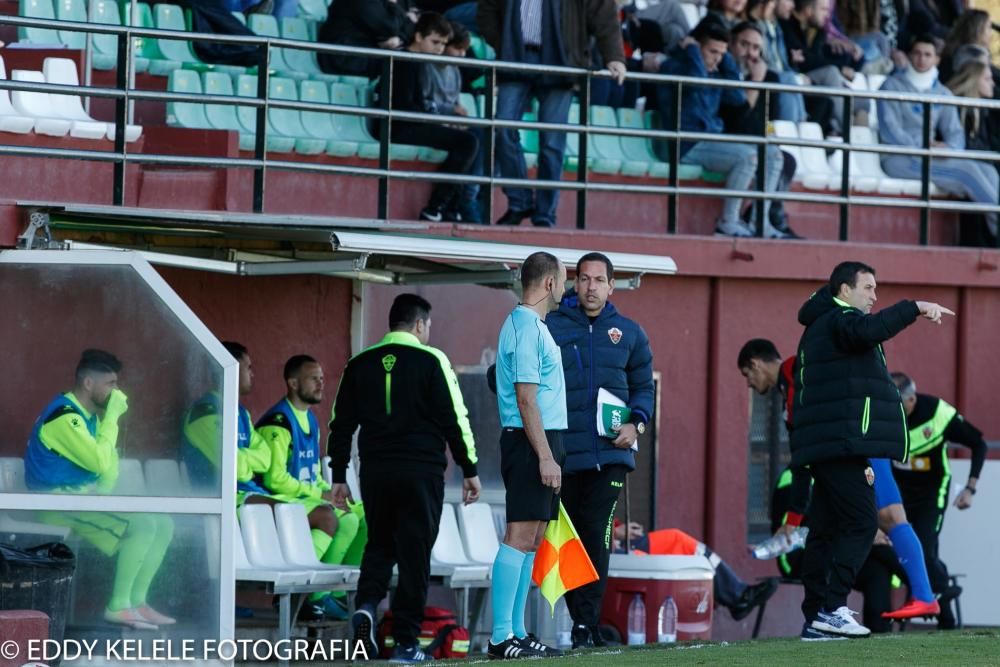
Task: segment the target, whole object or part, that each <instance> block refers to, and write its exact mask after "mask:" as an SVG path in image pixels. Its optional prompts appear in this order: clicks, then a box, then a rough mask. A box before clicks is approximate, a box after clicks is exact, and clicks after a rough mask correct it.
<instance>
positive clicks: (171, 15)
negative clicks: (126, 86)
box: [153, 4, 201, 74]
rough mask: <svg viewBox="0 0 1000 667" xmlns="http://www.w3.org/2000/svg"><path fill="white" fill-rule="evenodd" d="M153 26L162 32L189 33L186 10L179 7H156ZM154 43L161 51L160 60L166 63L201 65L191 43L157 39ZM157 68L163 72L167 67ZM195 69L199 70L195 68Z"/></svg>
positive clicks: (180, 40) (179, 40) (162, 5)
mask: <svg viewBox="0 0 1000 667" xmlns="http://www.w3.org/2000/svg"><path fill="white" fill-rule="evenodd" d="M153 24H154V25H155V26H156V27H157V28H159V29H161V30H173V31H177V32H187V24H186V23H185V22H184V10H183V9H181V8H180V7H178V6H177V5H168V4H158V5H154V6H153ZM153 41H154V42H155V44H156V49H157V50H158V51H159V56H160V60H161V61H163V62H165V63H180V66H185V65H199V64H201V61H200V60H199V59H198V57H197V56H196V55H195V54H194V51H192V50H191V42H189V41H187V40H183V39H156V40H153ZM154 65H155V63H154ZM156 67H157V70H159V71H163V70H162V69H161V68H163V67H166V65H159V66H156ZM195 69H198V68H197V67H195ZM153 73H154V74H156V73H158V72H157V71H154V72H153ZM164 73H166V72H164Z"/></svg>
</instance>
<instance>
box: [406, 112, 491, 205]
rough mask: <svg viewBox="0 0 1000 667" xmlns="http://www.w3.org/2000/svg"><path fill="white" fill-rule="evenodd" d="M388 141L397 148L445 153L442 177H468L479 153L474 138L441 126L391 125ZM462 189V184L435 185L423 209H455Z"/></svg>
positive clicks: (474, 136)
mask: <svg viewBox="0 0 1000 667" xmlns="http://www.w3.org/2000/svg"><path fill="white" fill-rule="evenodd" d="M392 140H393V142H395V143H400V144H411V145H414V146H429V147H430V148H436V149H438V150H442V151H448V157H447V158H446V159H445V161H444V162H442V163H441V166H440V167H439V168H438V169H439V170H440V171H441V172H443V173H445V174H464V175H468V174H469V173H470V172H471V171H472V163H473V162H474V161H475V159H476V154H477V153H478V152H479V139H477V138H476V135H475V134H473V133H472V132H469V131H468V130H458V129H455V128H453V127H445V126H443V125H430V124H427V123H407V122H395V123H393V124H392ZM462 185H463V184H462V183H435V184H434V189H433V190H431V199H430V201H429V202H428V204H427V205H428V206H430V207H431V208H435V207H439V206H440V207H448V206H454V205H457V204H458V198H459V195H461V193H462Z"/></svg>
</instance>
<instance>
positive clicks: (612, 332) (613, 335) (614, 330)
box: [608, 327, 622, 345]
mask: <svg viewBox="0 0 1000 667" xmlns="http://www.w3.org/2000/svg"><path fill="white" fill-rule="evenodd" d="M608 338H610V339H611V342H612V343H614V344H615V345H617V344H618V343H619V341H621V339H622V330H621V329H619V328H618V327H611V328H610V329H608Z"/></svg>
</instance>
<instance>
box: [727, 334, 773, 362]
mask: <svg viewBox="0 0 1000 667" xmlns="http://www.w3.org/2000/svg"><path fill="white" fill-rule="evenodd" d="M753 359H758V360H760V361H781V355H780V354H778V348H777V347H776V346H775V345H774V343H772V342H771V341H769V340H768V339H766V338H751V339H750V340H748V341H747V342H745V343H743V347H741V348H740V354H739V356H738V357H736V368H750V362H751V361H752V360H753Z"/></svg>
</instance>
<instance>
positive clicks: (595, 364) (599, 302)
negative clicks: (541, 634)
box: [545, 252, 653, 648]
mask: <svg viewBox="0 0 1000 667" xmlns="http://www.w3.org/2000/svg"><path fill="white" fill-rule="evenodd" d="M575 287H576V291H575V292H571V293H570V294H568V295H567V296H566V297H565V298H564V299H563V301H562V304H561V305H560V307H559V310H557V311H555V312H554V313H549V316H548V317H547V318H546V319H545V324H546V325H547V326H548V328H549V332H550V333H551V334H552V338H553V339H554V340H555V341H556V343H557V344H558V345H559V347H560V349H561V350H562V359H563V373H564V374H565V376H566V412H567V416H568V426H569V428H568V429H567V430H566V432H565V433H564V434H563V448H564V449H565V450H566V461H565V462H564V463H563V466H562V471H563V484H562V502H563V505H564V506H565V507H566V512H567V513H568V514H569V517H570V519H571V520H572V521H573V525H574V526H575V527H576V529H577V532H578V533H579V534H580V539H581V540H582V541H583V544H584V547H586V549H587V553H588V554H589V555H590V560H591V561H593V563H594V567H595V568H596V569H597V573H598V574H599V575H600V579H599V580H598V581H595V582H593V583H591V584H588V585H586V586H582V587H580V588H577V589H575V590H572V591H570V592H569V593H567V594H566V604H567V606H568V607H569V613H570V615H571V616H572V617H573V633H572V637H573V646H574V648H578V647H583V646H594V645H597V646H603V645H604V642H603V640H602V639H601V635H600V633H599V632H598V631H597V625H598V619H599V616H600V613H601V599H602V598H603V597H604V588H605V585H606V582H607V578H608V562H609V557H610V553H611V552H610V546H611V543H610V530H611V525H612V519H613V517H614V512H615V505H616V504H617V502H618V495H619V493H620V492H621V489H622V487H623V485H624V481H625V475H626V474H627V473H628V472H629V471H631V470H634V469H635V454H634V453H633V452H632V449H631V446H632V443H633V442H635V441H636V438H638V436H639V435H640V434H642V433H644V432H645V429H646V424H647V422H649V420H650V418H651V417H652V414H653V354H652V352H650V349H649V339H648V338H647V337H646V332H645V331H643V330H642V327H640V326H639V325H638V324H636V323H635V322H633V321H632V320H630V319H628V318H627V317H625V316H624V315H622V314H621V313H619V312H618V311H617V310H616V309H615V307H614V306H613V305H612V304H611V303H610V302H609V301H608V297H609V296H610V295H611V293H612V291H613V290H614V267H613V266H612V264H611V260H610V259H608V257H607V256H606V255H603V254H601V253H599V252H592V253H588V254H586V255H584V256H583V257H581V258H580V260H579V261H578V262H577V264H576V284H575ZM599 389H604V390H606V391H608V392H610V393H612V394H614V395H615V396H617V397H618V398H620V399H621V400H622V401H624V402H625V404H626V405H627V406H628V407H629V409H630V410H631V417H630V420H629V421H628V422H626V423H624V424H622V427H621V430H620V431H618V435H617V437H616V438H602V437H599V436H598V435H597V428H596V425H597V392H598V390H599Z"/></svg>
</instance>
